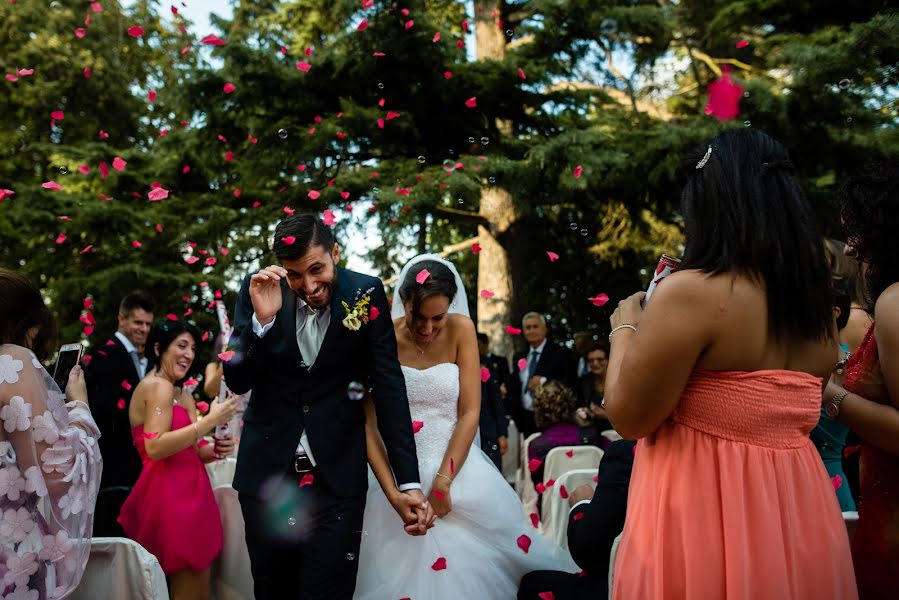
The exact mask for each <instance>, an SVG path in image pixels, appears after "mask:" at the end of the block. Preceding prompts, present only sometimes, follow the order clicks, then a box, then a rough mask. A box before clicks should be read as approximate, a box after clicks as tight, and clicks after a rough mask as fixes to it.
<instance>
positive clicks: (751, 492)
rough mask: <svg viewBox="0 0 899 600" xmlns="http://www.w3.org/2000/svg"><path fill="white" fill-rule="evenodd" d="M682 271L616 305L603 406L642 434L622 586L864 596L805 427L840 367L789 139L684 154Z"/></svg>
mask: <svg viewBox="0 0 899 600" xmlns="http://www.w3.org/2000/svg"><path fill="white" fill-rule="evenodd" d="M682 168H683V178H684V179H685V187H684V190H683V195H682V204H683V214H684V221H685V229H686V246H685V251H684V257H683V262H682V264H681V266H680V269H679V270H678V271H677V272H675V273H673V274H671V275H669V276H668V277H666V278H665V279H664V280H663V281H662V282H661V283H660V284H659V285H658V287H657V288H656V290H655V293H654V294H653V296H652V299H651V300H650V301H649V302H647V303H646V307H645V309H644V308H642V307H641V300H642V299H643V296H644V294H643V293H642V292H640V293H637V294H634V295H633V296H631V297H629V298H627V299H625V300H622V301H621V302H620V303H619V304H618V308H617V309H616V310H615V312H614V313H613V315H612V317H611V324H612V333H611V336H610V339H611V348H612V350H611V355H610V360H609V367H608V374H607V376H606V390H605V392H606V393H605V406H606V411H607V413H608V415H609V418H610V419H611V421H612V424H613V425H614V426H615V429H616V430H617V431H618V432H619V433H621V435H622V436H623V437H625V438H628V439H639V440H640V441H639V442H638V445H637V449H636V455H635V460H634V470H633V476H632V479H631V485H630V494H629V495H628V508H627V521H626V523H625V527H624V532H623V535H622V541H621V546H620V548H619V550H618V555H617V558H616V561H615V575H614V582H615V583H614V590H613V592H614V596H615V597H616V598H641V599H653V598H657V599H662V598H664V599H666V600H676V599H679V598H728V600H735V599H741V598H743V599H747V600H748V599H751V598H794V599H800V598H816V599H818V600H823V599H840V600H845V599H850V600H851V599H852V598H857V597H858V593H857V591H856V586H855V576H854V573H853V567H852V558H851V556H850V554H849V539H848V536H847V534H846V526H845V525H844V524H843V519H842V516H841V514H840V507H839V504H838V502H837V499H836V496H835V495H834V492H833V486H832V484H831V481H830V477H829V476H828V475H827V471H826V470H825V468H824V465H823V464H822V462H821V458H820V457H819V456H818V452H817V451H816V449H815V446H814V444H812V442H811V441H810V439H809V432H810V431H811V430H812V428H813V427H814V426H815V424H816V423H817V422H818V414H819V411H820V407H821V393H822V389H823V385H824V382H825V381H826V380H827V379H828V378H829V377H830V374H831V371H833V369H834V365H835V364H836V361H837V338H836V335H837V334H836V331H835V327H834V318H833V304H832V301H831V294H830V290H829V280H830V274H829V271H828V267H827V263H826V261H825V258H824V250H823V247H822V244H821V238H820V236H819V234H818V232H817V227H816V225H815V218H814V214H813V213H812V211H811V208H810V207H809V205H808V203H807V202H806V201H805V198H804V196H803V193H802V190H801V188H800V187H799V184H798V182H797V181H796V179H795V178H794V177H793V176H792V174H791V171H792V165H791V163H790V158H789V156H788V155H787V151H786V148H784V147H783V146H782V145H781V144H780V143H778V142H777V141H775V140H773V139H771V138H770V137H768V136H767V135H765V134H764V133H762V132H760V131H757V130H754V129H744V128H740V129H731V130H728V131H725V132H723V133H721V134H720V135H718V136H717V137H715V138H714V139H712V140H710V141H709V142H706V143H704V144H702V145H701V146H700V147H698V148H696V149H695V150H693V151H692V152H690V153H688V154H687V156H686V158H685V161H684V165H683V167H682Z"/></svg>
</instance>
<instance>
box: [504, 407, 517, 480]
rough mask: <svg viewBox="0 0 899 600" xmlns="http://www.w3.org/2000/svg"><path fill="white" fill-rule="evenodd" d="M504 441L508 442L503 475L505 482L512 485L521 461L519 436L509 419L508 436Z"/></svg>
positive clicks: (513, 422)
mask: <svg viewBox="0 0 899 600" xmlns="http://www.w3.org/2000/svg"><path fill="white" fill-rule="evenodd" d="M506 439H507V440H508V441H509V449H508V451H506V454H505V455H504V456H503V475H504V476H505V477H506V481H508V482H509V483H511V484H514V483H515V478H516V477H517V474H518V467H519V466H520V461H521V455H520V452H521V434H520V433H518V426H517V425H516V424H515V421H512V420H511V419H510V420H509V435H508V437H507V438H506Z"/></svg>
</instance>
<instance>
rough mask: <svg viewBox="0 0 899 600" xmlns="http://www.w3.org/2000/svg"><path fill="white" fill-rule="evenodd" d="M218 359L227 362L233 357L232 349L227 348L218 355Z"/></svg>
mask: <svg viewBox="0 0 899 600" xmlns="http://www.w3.org/2000/svg"><path fill="white" fill-rule="evenodd" d="M218 357H219V359H221V360H222V361H224V362H228V361H229V360H231V359H232V358H233V357H234V350H227V351H225V352H222V353H221V354H219V355H218Z"/></svg>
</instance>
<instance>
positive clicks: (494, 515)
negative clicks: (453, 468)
mask: <svg viewBox="0 0 899 600" xmlns="http://www.w3.org/2000/svg"><path fill="white" fill-rule="evenodd" d="M402 369H403V375H404V376H405V379H406V390H407V395H408V398H409V409H410V411H411V413H412V420H413V421H421V422H422V423H423V426H422V427H421V429H420V430H419V431H418V433H416V434H415V444H416V447H417V451H418V468H419V474H420V475H421V482H422V487H423V489H422V492H423V493H424V494H425V496H427V495H428V494H429V493H430V491H431V490H430V486H431V482H432V481H433V480H434V476H435V474H436V473H437V470H438V469H439V468H440V464H441V463H442V461H443V455H444V453H445V452H446V448H447V446H448V445H449V440H450V436H451V435H452V433H453V429H454V427H455V426H456V418H457V403H458V399H459V367H458V366H457V365H455V364H454V363H440V364H437V365H434V366H432V367H430V368H428V369H424V370H418V369H413V368H411V367H406V366H403V367H402ZM450 498H451V500H452V511H451V512H450V513H449V514H448V515H447V516H446V517H445V518H442V519H437V523H436V524H435V525H434V527H433V528H432V529H431V530H429V531H428V534H427V535H425V536H419V537H413V536H410V535H409V534H407V533H406V532H405V531H404V529H403V526H402V522H401V521H400V519H399V516H398V515H397V513H396V511H395V510H394V509H393V507H392V506H391V505H390V503H389V502H387V498H386V497H385V496H384V492H383V491H382V490H381V488H380V486H379V485H378V483H377V481H376V480H375V478H374V475H373V474H372V473H371V471H370V470H369V487H368V499H367V502H366V505H365V517H364V521H363V535H362V548H361V550H360V563H359V574H358V576H357V578H356V593H355V595H354V596H353V597H354V598H355V599H357V600H360V599H365V600H369V599H370V600H389V599H394V600H395V599H398V598H411V599H412V600H426V599H442V598H446V599H448V600H449V599H452V600H459V599H460V598H466V599H467V598H478V599H480V600H484V599H486V600H507V599H509V598H515V596H516V594H517V592H518V585H519V583H520V581H521V577H522V576H523V575H524V574H525V573H527V572H528V571H533V570H537V569H555V570H562V571H568V572H572V573H574V572H576V571H578V568H577V566H576V565H575V564H574V562H573V561H572V560H571V558H570V556H569V554H568V552H565V551H564V550H562V549H561V548H560V547H559V546H557V545H556V544H553V543H552V542H551V541H549V540H547V539H546V538H544V537H543V536H542V535H541V534H540V533H538V532H537V531H535V530H534V529H533V528H532V527H531V526H530V524H528V523H527V522H526V520H525V515H524V512H523V510H522V506H521V502H520V500H519V499H518V496H517V495H516V494H515V492H514V491H513V490H512V488H511V487H510V486H509V484H508V483H506V480H505V479H504V478H503V476H502V474H501V473H500V472H499V471H498V470H497V469H496V467H495V466H494V464H493V463H492V462H491V461H490V459H489V458H488V457H487V455H486V454H484V453H483V452H482V451H481V449H480V448H478V447H477V446H474V445H473V446H472V448H471V449H470V450H469V453H468V458H467V459H466V461H465V463H464V465H463V466H462V468H461V469H459V470H458V472H457V473H456V476H455V479H454V481H453V483H452V487H451V488H450ZM522 535H525V536H527V537H528V538H529V540H530V547H529V548H528V551H527V552H525V551H524V550H523V549H522V548H521V547H520V546H519V537H520V536H522ZM525 542H526V541H525V540H522V543H523V545H526V543H525ZM441 559H442V560H441ZM444 565H445V568H442V567H444Z"/></svg>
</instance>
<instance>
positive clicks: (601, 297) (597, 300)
mask: <svg viewBox="0 0 899 600" xmlns="http://www.w3.org/2000/svg"><path fill="white" fill-rule="evenodd" d="M587 300H589V301H590V302H592V303H593V306H604V305H605V304H606V302H608V301H609V296H608V295H607V294H604V293H603V294H596V295H595V296H593V297H592V298H587Z"/></svg>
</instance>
